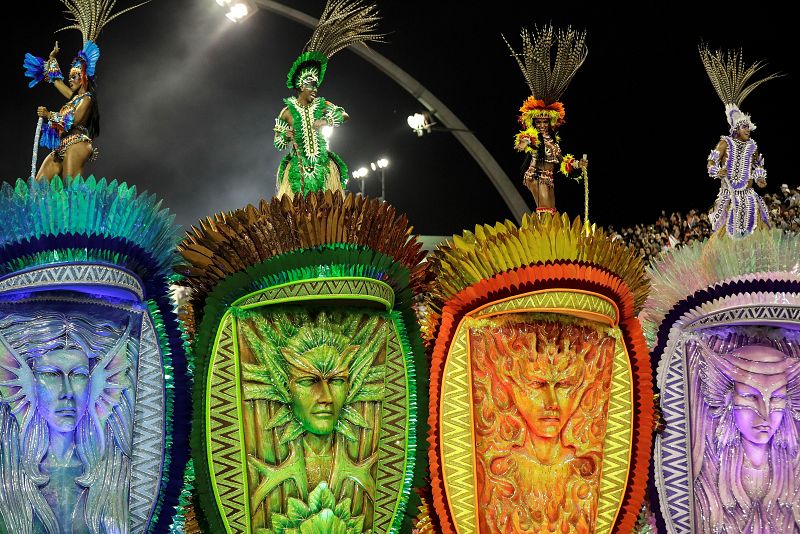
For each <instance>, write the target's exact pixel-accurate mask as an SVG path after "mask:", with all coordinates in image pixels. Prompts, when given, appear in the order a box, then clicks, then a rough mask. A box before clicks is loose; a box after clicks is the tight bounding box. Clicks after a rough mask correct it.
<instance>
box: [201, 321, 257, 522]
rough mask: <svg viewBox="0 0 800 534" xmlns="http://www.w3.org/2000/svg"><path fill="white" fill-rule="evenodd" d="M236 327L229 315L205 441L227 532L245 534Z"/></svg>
mask: <svg viewBox="0 0 800 534" xmlns="http://www.w3.org/2000/svg"><path fill="white" fill-rule="evenodd" d="M234 328H235V325H234V321H233V318H232V317H231V316H230V315H226V317H225V318H224V319H223V322H222V324H221V327H220V330H219V338H218V340H217V343H216V346H215V347H214V351H213V352H212V361H211V369H210V372H209V387H208V388H207V391H208V393H207V396H206V409H207V412H206V421H207V427H208V432H207V438H206V439H207V446H208V453H209V460H210V462H209V464H210V468H211V469H210V471H211V477H212V479H213V486H214V494H215V497H216V498H217V503H218V505H219V506H220V510H219V511H220V514H221V515H222V520H223V522H224V523H225V526H226V528H227V530H228V532H230V533H232V534H245V533H247V532H248V527H247V524H248V523H249V520H248V518H247V509H248V506H247V504H248V503H247V496H246V495H245V490H244V482H243V481H244V471H243V468H242V443H241V441H240V439H239V430H240V428H239V427H240V424H239V414H238V410H237V402H238V400H237V391H236V390H237V385H238V383H239V381H238V380H237V377H236V362H235V357H236V356H235V348H234V343H235V339H236V337H235V336H234V334H233V329H234Z"/></svg>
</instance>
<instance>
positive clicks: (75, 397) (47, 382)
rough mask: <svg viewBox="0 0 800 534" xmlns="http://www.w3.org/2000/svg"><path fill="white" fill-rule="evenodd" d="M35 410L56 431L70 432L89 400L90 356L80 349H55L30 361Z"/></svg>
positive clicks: (76, 424)
mask: <svg viewBox="0 0 800 534" xmlns="http://www.w3.org/2000/svg"><path fill="white" fill-rule="evenodd" d="M33 374H34V377H35V378H36V385H35V387H36V397H37V401H38V402H37V406H38V407H37V410H38V412H39V415H41V416H42V417H43V418H44V419H45V420H46V421H47V424H48V425H49V426H50V428H51V429H54V430H57V431H59V432H73V431H74V430H75V429H76V428H77V426H78V423H79V422H80V420H81V418H82V417H83V416H84V415H85V414H86V408H87V405H88V402H89V389H88V385H89V359H88V358H87V357H86V355H85V354H84V353H83V352H81V351H79V350H74V349H70V350H54V351H51V352H48V353H47V354H45V355H44V356H41V357H39V358H36V359H35V360H34V362H33Z"/></svg>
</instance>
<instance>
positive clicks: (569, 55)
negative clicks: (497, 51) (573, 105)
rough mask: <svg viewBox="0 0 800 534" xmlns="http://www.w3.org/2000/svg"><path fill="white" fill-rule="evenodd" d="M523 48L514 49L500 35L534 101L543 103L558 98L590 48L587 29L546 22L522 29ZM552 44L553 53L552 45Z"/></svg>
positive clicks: (546, 103) (557, 99)
mask: <svg viewBox="0 0 800 534" xmlns="http://www.w3.org/2000/svg"><path fill="white" fill-rule="evenodd" d="M520 36H521V37H522V49H521V50H520V51H519V52H517V51H516V50H514V47H512V46H511V44H510V43H509V42H508V40H507V39H506V38H505V36H502V37H503V41H505V43H506V45H507V46H508V49H509V50H511V55H512V56H513V57H514V59H515V60H516V61H517V64H518V65H519V68H520V70H521V71H522V75H523V76H524V78H525V82H526V83H527V84H528V87H529V88H530V90H531V95H533V96H534V97H535V98H536V99H537V100H542V101H544V104H545V105H550V104H553V103H555V102H557V101H559V100H560V99H561V95H563V94H564V91H566V90H567V87H568V86H569V84H570V82H571V81H572V78H574V77H575V73H576V72H578V69H579V68H580V67H581V65H583V62H584V61H585V60H586V55H587V54H588V52H589V49H588V48H587V47H586V32H585V31H577V30H573V29H572V27H567V29H559V28H554V27H553V26H552V25H549V24H547V25H545V26H542V27H541V28H539V27H537V26H534V28H533V30H528V29H526V28H523V29H522V31H521V32H520ZM554 47H555V56H553V48H554Z"/></svg>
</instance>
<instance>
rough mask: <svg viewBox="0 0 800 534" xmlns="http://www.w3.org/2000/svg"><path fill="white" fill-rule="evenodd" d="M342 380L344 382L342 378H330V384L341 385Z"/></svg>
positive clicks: (342, 383)
mask: <svg viewBox="0 0 800 534" xmlns="http://www.w3.org/2000/svg"><path fill="white" fill-rule="evenodd" d="M344 382H345V380H344V378H332V379H331V385H332V386H342V385H344Z"/></svg>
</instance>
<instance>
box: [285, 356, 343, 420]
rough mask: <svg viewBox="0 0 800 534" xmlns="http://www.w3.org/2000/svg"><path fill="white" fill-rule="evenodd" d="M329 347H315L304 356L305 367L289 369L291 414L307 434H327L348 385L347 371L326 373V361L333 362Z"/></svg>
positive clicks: (341, 404) (337, 418)
mask: <svg viewBox="0 0 800 534" xmlns="http://www.w3.org/2000/svg"><path fill="white" fill-rule="evenodd" d="M333 352H335V351H334V349H333V348H332V347H327V346H323V347H317V348H315V349H312V350H310V351H308V352H307V353H306V354H305V355H304V356H305V360H306V362H307V364H308V365H307V366H305V367H304V368H303V369H298V368H296V367H294V366H292V367H291V368H290V369H289V396H290V399H291V405H292V412H293V413H294V415H295V417H296V418H297V419H298V420H299V421H300V424H302V425H303V429H305V430H306V431H307V432H310V433H312V434H317V435H322V436H325V435H328V434H331V433H332V432H333V430H334V428H335V427H336V422H337V421H338V420H339V416H340V415H341V413H342V407H343V406H344V401H345V399H346V398H347V393H348V390H349V389H350V384H349V381H348V372H347V368H344V369H341V368H334V369H331V370H328V371H326V370H325V369H326V367H327V366H326V365H325V364H326V362H330V361H334V360H335V359H336V355H335V354H332V353H333Z"/></svg>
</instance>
